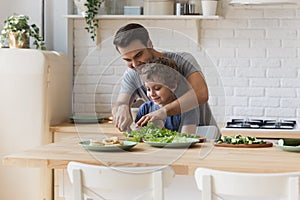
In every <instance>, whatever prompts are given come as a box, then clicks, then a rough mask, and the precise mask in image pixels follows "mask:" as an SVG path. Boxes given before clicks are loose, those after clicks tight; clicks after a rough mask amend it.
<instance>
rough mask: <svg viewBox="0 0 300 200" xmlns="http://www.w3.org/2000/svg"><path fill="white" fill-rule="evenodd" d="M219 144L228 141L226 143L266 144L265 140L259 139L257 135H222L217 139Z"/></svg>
mask: <svg viewBox="0 0 300 200" xmlns="http://www.w3.org/2000/svg"><path fill="white" fill-rule="evenodd" d="M217 143H218V144H221V143H226V144H266V141H264V140H258V139H256V138H255V137H251V136H241V135H236V136H222V137H221V138H220V139H218V140H217Z"/></svg>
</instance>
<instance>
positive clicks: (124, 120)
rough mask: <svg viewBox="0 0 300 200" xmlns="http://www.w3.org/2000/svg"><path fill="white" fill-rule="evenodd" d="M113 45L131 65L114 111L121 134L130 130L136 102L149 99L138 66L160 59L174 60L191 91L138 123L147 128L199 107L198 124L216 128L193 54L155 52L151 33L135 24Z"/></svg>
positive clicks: (119, 34)
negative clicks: (131, 108) (156, 121)
mask: <svg viewBox="0 0 300 200" xmlns="http://www.w3.org/2000/svg"><path fill="white" fill-rule="evenodd" d="M113 43H114V45H115V47H116V49H117V51H118V52H119V53H120V54H121V56H122V58H123V60H124V61H125V63H126V64H127V66H128V69H127V70H126V71H125V73H124V76H123V81H122V85H121V91H120V94H119V95H118V97H117V100H116V102H115V104H114V106H113V109H112V114H113V117H114V121H115V124H116V127H117V128H118V129H119V130H120V131H129V130H130V125H131V124H132V122H133V120H132V117H131V112H130V105H131V104H132V102H133V101H134V99H135V98H137V97H141V98H144V99H145V100H148V97H147V94H146V89H145V87H144V85H143V83H142V81H141V79H140V77H139V74H138V70H139V66H141V64H144V63H146V62H148V61H150V60H152V59H155V58H159V57H168V58H171V59H173V60H174V61H175V62H176V64H177V65H178V67H179V72H180V73H181V74H182V75H183V76H184V77H185V78H186V79H187V81H188V82H189V84H190V86H191V88H192V89H190V90H188V91H186V92H185V93H184V94H183V95H182V96H181V97H179V98H178V99H176V100H175V101H173V102H171V103H169V104H167V105H165V106H163V107H162V108H160V109H159V110H157V111H154V112H151V113H148V114H147V115H145V116H143V117H142V118H141V119H140V120H139V121H138V122H137V123H136V124H137V125H138V126H144V125H146V124H147V123H148V122H149V121H155V120H164V119H165V118H166V117H167V116H173V115H176V114H179V113H184V112H187V111H189V110H191V109H193V108H196V107H197V106H200V107H199V109H200V124H199V125H212V124H213V125H216V123H215V120H214V118H213V116H212V114H211V110H210V108H209V106H208V104H207V101H208V88H207V85H206V82H205V80H204V77H203V74H202V72H201V71H200V66H199V65H198V63H197V61H196V60H195V58H194V57H193V56H192V55H191V54H188V53H185V52H180V53H174V52H159V51H157V50H155V49H154V48H153V45H152V41H151V40H150V38H149V33H148V31H147V30H146V29H145V28H144V27H143V26H142V25H140V24H136V23H130V24H127V25H125V26H123V27H121V28H120V29H119V30H118V31H117V32H116V34H115V38H114V41H113Z"/></svg>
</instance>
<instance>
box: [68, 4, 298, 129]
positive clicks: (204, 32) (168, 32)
mask: <svg viewBox="0 0 300 200" xmlns="http://www.w3.org/2000/svg"><path fill="white" fill-rule="evenodd" d="M222 4H223V5H222V6H221V7H222V13H223V16H224V19H219V20H194V19H191V20H183V19H180V20H126V19H124V20H123V19H122V20H120V19H113V20H112V19H110V20H108V19H105V20H100V24H99V25H100V26H99V32H98V42H99V43H98V46H96V42H92V41H91V40H90V38H89V35H88V34H87V33H86V31H85V30H84V29H83V27H84V26H85V22H84V20H83V19H82V18H81V19H80V18H77V19H75V20H74V21H75V23H74V65H75V70H74V71H75V75H74V77H75V79H74V108H73V110H74V112H76V113H93V112H97V113H100V114H105V115H110V114H111V113H110V110H111V103H112V101H113V100H114V99H115V97H116V95H117V94H118V89H119V81H120V79H121V76H122V74H123V72H124V70H125V69H126V66H125V65H124V62H123V61H122V59H121V58H120V56H119V54H118V53H117V51H116V50H115V48H114V47H113V45H112V37H113V35H114V33H115V31H116V30H117V29H118V28H119V27H120V26H122V25H124V24H126V23H129V22H138V23H141V24H143V25H145V26H146V27H148V28H149V30H150V35H151V38H152V40H153V43H154V46H155V47H156V48H158V49H160V50H171V51H189V52H191V53H192V54H193V55H194V56H195V57H196V58H197V59H198V62H199V63H200V65H201V67H202V70H203V72H204V75H205V77H206V80H207V83H208V86H209V91H210V100H209V103H210V105H211V107H212V109H213V112H214V115H215V116H216V118H217V121H218V122H220V123H221V122H224V121H226V120H227V119H229V118H232V117H234V118H237V117H242V118H247V117H248V118H268V119H270V118H272V119H282V118H284V119H296V120H298V121H299V119H300V7H299V6H296V5H293V6H291V5H289V6H281V5H276V6H264V7H262V6H252V7H249V6H242V7H232V6H228V4H227V2H226V1H225V2H224V1H223V2H222Z"/></svg>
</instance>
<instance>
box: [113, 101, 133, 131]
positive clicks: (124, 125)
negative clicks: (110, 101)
mask: <svg viewBox="0 0 300 200" xmlns="http://www.w3.org/2000/svg"><path fill="white" fill-rule="evenodd" d="M113 117H114V122H115V125H116V127H117V128H118V129H119V130H120V131H130V130H131V129H130V125H131V124H132V122H133V121H132V117H131V113H130V109H129V106H128V105H119V106H118V107H116V108H115V110H114V112H113Z"/></svg>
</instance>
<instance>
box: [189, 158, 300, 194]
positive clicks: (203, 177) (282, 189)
mask: <svg viewBox="0 0 300 200" xmlns="http://www.w3.org/2000/svg"><path fill="white" fill-rule="evenodd" d="M282 162H284V160H283V161H282ZM195 179H196V183H197V187H198V189H199V190H201V192H202V200H212V199H224V200H227V199H230V200H231V199H234V200H244V199H247V200H276V199H277V200H279V199H280V200H283V199H284V200H299V199H300V198H299V197H300V196H299V183H300V181H299V179H300V171H299V172H289V173H271V174H269V173H236V172H227V171H218V170H213V169H206V168H197V169H196V171H195Z"/></svg>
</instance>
